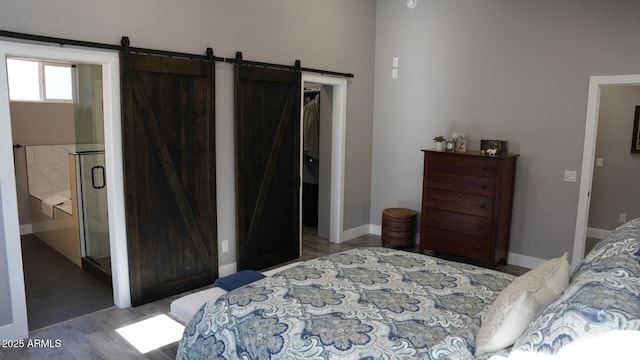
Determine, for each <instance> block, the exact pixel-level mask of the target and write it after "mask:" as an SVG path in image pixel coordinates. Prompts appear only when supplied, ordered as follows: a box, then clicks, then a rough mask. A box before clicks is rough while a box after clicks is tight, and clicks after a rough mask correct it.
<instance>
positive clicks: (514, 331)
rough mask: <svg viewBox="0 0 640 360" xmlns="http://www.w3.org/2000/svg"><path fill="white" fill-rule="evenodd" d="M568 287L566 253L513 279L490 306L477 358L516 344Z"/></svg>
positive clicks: (483, 325) (481, 328)
mask: <svg viewBox="0 0 640 360" xmlns="http://www.w3.org/2000/svg"><path fill="white" fill-rule="evenodd" d="M568 285H569V262H568V261H567V253H564V255H562V256H561V257H559V258H556V259H551V260H548V261H546V262H544V263H543V264H541V265H540V266H538V267H537V268H535V269H533V270H531V271H529V272H527V273H525V274H524V275H522V276H520V277H518V278H516V279H515V280H513V282H512V283H511V284H509V286H507V287H506V288H505V289H504V290H502V292H501V293H500V295H498V297H497V298H496V300H495V301H494V302H493V304H491V306H489V309H488V310H487V314H486V316H485V319H484V321H483V322H482V326H481V327H480V330H479V331H478V336H477V337H476V353H475V355H476V356H480V355H483V354H486V353H490V352H494V351H498V350H501V349H504V348H506V347H508V346H511V345H513V343H515V341H516V340H517V339H518V337H519V336H520V334H522V332H523V331H524V329H525V328H526V327H527V325H528V324H529V323H530V322H531V320H533V318H534V317H535V316H536V314H537V313H538V311H540V310H541V309H542V308H543V307H545V306H547V305H548V304H549V303H551V301H553V299H555V298H556V297H557V296H558V295H559V294H560V293H562V292H563V291H564V289H566V288H567V286H568Z"/></svg>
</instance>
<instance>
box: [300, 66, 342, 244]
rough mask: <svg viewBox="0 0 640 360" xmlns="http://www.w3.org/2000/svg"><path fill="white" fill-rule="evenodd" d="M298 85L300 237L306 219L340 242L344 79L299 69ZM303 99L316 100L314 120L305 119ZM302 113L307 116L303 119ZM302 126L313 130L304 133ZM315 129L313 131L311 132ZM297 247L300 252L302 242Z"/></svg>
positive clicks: (321, 232) (324, 235)
mask: <svg viewBox="0 0 640 360" xmlns="http://www.w3.org/2000/svg"><path fill="white" fill-rule="evenodd" d="M302 85H303V86H302V92H303V93H302V95H301V99H302V101H303V104H302V106H301V115H300V118H301V121H302V127H301V128H302V129H303V131H301V134H300V135H301V138H302V139H301V141H300V144H301V151H300V153H301V158H300V164H301V167H300V169H301V177H302V179H303V186H301V187H300V191H301V196H300V199H301V204H300V209H301V213H300V217H301V222H300V223H301V224H302V225H301V229H300V231H301V236H300V241H301V242H302V238H303V229H306V228H307V227H305V226H304V224H305V222H306V223H307V224H309V225H311V226H310V227H309V228H310V229H312V230H311V231H312V232H316V230H315V229H317V236H318V237H319V238H324V239H329V241H330V242H333V243H341V242H342V241H344V240H345V239H344V236H343V229H342V224H343V218H342V213H343V204H344V161H345V133H346V97H347V80H346V79H344V78H335V77H329V76H322V75H318V74H311V73H303V74H302ZM305 99H307V100H309V101H311V100H317V101H318V102H317V103H316V104H315V105H312V106H316V105H317V110H318V112H319V114H318V115H317V116H318V118H317V119H315V120H317V121H315V120H313V119H309V117H308V115H309V114H305ZM308 104H310V103H308ZM308 111H309V110H308ZM305 116H307V118H306V121H305ZM305 127H307V128H311V129H313V130H312V131H311V132H309V131H307V132H306V134H305ZM315 130H317V134H316V135H313V134H314V132H315ZM314 141H317V143H314ZM305 184H306V185H305ZM305 189H306V190H307V191H305ZM305 193H306V194H305ZM316 194H317V195H316ZM316 196H317V198H316ZM316 199H317V200H316ZM305 209H306V211H305ZM305 212H306V214H305ZM309 213H311V216H309ZM316 214H317V215H316ZM305 215H306V217H305ZM314 224H315V225H316V226H315V227H314V226H313V225H314ZM300 251H301V254H302V244H301V246H300Z"/></svg>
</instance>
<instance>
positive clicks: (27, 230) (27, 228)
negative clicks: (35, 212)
mask: <svg viewBox="0 0 640 360" xmlns="http://www.w3.org/2000/svg"><path fill="white" fill-rule="evenodd" d="M27 234H33V225H31V224H22V225H20V235H27Z"/></svg>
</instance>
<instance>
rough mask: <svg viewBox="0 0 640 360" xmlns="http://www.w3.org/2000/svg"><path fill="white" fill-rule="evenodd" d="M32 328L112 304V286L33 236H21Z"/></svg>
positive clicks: (28, 310) (28, 309) (28, 308)
mask: <svg viewBox="0 0 640 360" xmlns="http://www.w3.org/2000/svg"><path fill="white" fill-rule="evenodd" d="M21 242H22V263H23V269H24V282H25V293H26V296H27V314H28V321H29V329H31V330H37V329H41V328H44V327H46V326H49V325H53V324H57V323H60V322H62V321H65V320H69V319H73V318H77V317H78V316H82V315H86V314H90V313H93V312H96V311H98V310H102V309H106V308H110V307H113V306H114V305H113V293H112V291H111V286H109V284H107V283H105V282H104V281H102V280H100V279H99V278H98V277H96V276H95V275H93V274H90V273H88V272H86V271H84V270H83V269H82V268H80V267H79V266H77V265H76V264H74V263H73V262H72V261H71V260H69V259H67V258H66V257H64V256H63V255H62V254H60V253H59V252H57V251H55V250H54V249H53V248H51V247H50V246H49V245H47V244H45V243H44V242H43V241H41V240H40V239H38V238H37V237H35V236H34V235H23V236H21Z"/></svg>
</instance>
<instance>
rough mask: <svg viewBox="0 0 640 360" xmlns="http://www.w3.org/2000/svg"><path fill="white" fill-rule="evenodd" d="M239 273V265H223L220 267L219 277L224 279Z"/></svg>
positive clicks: (234, 263) (233, 263)
mask: <svg viewBox="0 0 640 360" xmlns="http://www.w3.org/2000/svg"><path fill="white" fill-rule="evenodd" d="M237 272H238V264H237V263H236V262H232V263H231V264H227V265H222V266H219V267H218V277H223V276H227V275H231V274H235V273H237Z"/></svg>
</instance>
